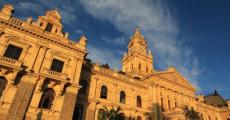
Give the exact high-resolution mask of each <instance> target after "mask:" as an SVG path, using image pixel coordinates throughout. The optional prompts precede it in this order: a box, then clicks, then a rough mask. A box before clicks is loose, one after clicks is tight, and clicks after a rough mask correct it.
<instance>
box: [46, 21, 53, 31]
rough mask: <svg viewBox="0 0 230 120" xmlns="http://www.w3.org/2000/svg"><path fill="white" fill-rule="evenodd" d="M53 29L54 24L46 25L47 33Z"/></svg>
mask: <svg viewBox="0 0 230 120" xmlns="http://www.w3.org/2000/svg"><path fill="white" fill-rule="evenodd" d="M52 28H53V25H52V24H50V23H48V24H47V25H46V29H45V31H47V32H51V30H52Z"/></svg>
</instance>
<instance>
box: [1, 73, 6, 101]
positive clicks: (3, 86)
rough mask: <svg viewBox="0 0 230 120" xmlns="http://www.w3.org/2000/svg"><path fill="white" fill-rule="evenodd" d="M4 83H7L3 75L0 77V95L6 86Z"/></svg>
mask: <svg viewBox="0 0 230 120" xmlns="http://www.w3.org/2000/svg"><path fill="white" fill-rule="evenodd" d="M6 84H7V81H6V79H5V78H4V77H0V97H1V96H2V94H3V91H4V90H5V88H6Z"/></svg>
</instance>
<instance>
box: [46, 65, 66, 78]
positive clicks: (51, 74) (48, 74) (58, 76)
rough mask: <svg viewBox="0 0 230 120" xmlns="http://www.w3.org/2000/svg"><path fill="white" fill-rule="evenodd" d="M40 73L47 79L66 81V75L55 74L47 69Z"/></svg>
mask: <svg viewBox="0 0 230 120" xmlns="http://www.w3.org/2000/svg"><path fill="white" fill-rule="evenodd" d="M42 73H43V74H44V75H45V76H47V77H49V78H53V79H58V80H67V74H66V73H61V72H56V71H53V70H50V69H48V68H44V69H43V72H42Z"/></svg>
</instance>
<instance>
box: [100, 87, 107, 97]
mask: <svg viewBox="0 0 230 120" xmlns="http://www.w3.org/2000/svg"><path fill="white" fill-rule="evenodd" d="M100 98H103V99H107V87H106V86H104V85H103V86H102V87H101V95H100Z"/></svg>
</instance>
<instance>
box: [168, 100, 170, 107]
mask: <svg viewBox="0 0 230 120" xmlns="http://www.w3.org/2000/svg"><path fill="white" fill-rule="evenodd" d="M168 107H169V109H171V102H170V100H168Z"/></svg>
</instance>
